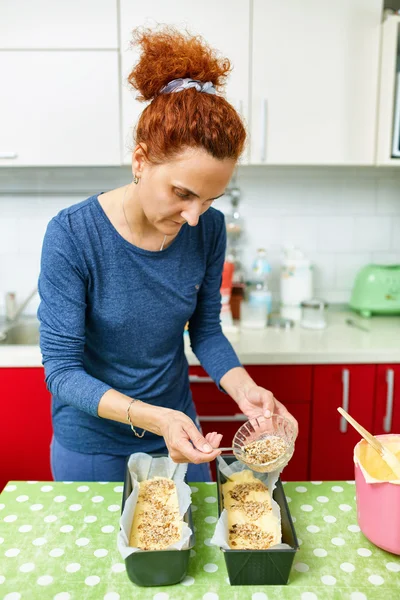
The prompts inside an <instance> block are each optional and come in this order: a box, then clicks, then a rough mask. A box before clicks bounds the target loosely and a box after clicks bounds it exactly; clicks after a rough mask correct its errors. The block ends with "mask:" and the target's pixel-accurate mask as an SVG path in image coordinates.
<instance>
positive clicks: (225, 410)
mask: <svg viewBox="0 0 400 600" xmlns="http://www.w3.org/2000/svg"><path fill="white" fill-rule="evenodd" d="M189 379H190V389H191V390H192V396H193V401H194V403H195V405H196V410H197V413H198V414H199V415H234V414H235V413H237V412H240V411H239V409H238V406H237V404H236V402H235V401H234V400H232V398H231V397H230V396H228V394H224V393H223V392H220V391H219V389H218V388H217V386H216V385H215V383H214V381H213V380H212V379H211V378H210V377H209V376H208V375H207V373H206V372H205V371H204V369H202V368H201V367H190V370H189Z"/></svg>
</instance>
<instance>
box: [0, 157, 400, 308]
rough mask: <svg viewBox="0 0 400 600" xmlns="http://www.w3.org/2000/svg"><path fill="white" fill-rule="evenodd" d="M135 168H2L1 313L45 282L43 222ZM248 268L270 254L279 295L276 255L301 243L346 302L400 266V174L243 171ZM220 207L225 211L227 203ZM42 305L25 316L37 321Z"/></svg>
mask: <svg viewBox="0 0 400 600" xmlns="http://www.w3.org/2000/svg"><path fill="white" fill-rule="evenodd" d="M129 178H130V171H129V168H107V169H99V168H88V169H82V168H81V169H22V168H20V169H15V168H14V169H0V314H2V313H4V294H5V292H6V291H16V292H17V295H18V298H19V300H22V299H23V298H24V296H26V295H27V294H28V293H29V291H30V290H31V289H32V288H33V287H34V285H35V284H36V281H37V277H38V274H39V260H40V249H41V242H42V238H43V235H44V231H45V228H46V224H47V222H48V221H49V220H50V219H51V217H52V216H53V215H55V214H56V213H57V212H58V211H59V210H60V209H62V208H64V207H66V206H69V205H71V204H75V203H77V202H80V201H81V200H83V199H84V198H86V197H88V196H90V195H91V194H93V193H96V192H100V191H106V190H107V189H111V188H113V187H117V186H119V185H123V184H124V183H127V182H128V181H129V180H130V179H129ZM237 182H238V185H239V187H240V188H241V191H242V200H241V204H240V211H241V213H242V215H243V217H244V218H245V226H246V235H245V238H244V244H245V251H244V257H243V258H244V263H245V265H246V266H247V267H248V266H249V265H250V264H251V260H252V257H253V255H254V253H255V250H256V248H259V247H265V248H266V249H267V250H268V253H269V256H270V260H271V263H272V266H273V273H274V275H273V280H272V283H273V286H272V287H273V290H275V292H277V291H278V289H279V286H278V281H279V279H278V277H279V260H280V250H281V247H282V245H283V244H285V243H292V244H296V245H299V246H300V247H301V248H302V249H304V250H305V251H307V252H308V255H309V256H310V257H311V258H312V260H313V261H314V264H315V292H316V294H317V295H319V296H322V297H324V298H326V299H327V300H329V301H330V302H346V301H347V300H348V299H349V295H350V292H351V287H352V282H353V280H354V276H355V274H356V272H357V270H358V269H359V268H360V267H361V266H363V265H364V264H367V263H369V262H382V263H386V262H397V263H400V169H399V170H397V169H349V168H347V169H345V168H289V167H285V168H283V167H281V168H268V167H241V168H239V172H238V180H237ZM216 206H217V207H219V208H221V210H226V208H227V205H226V201H225V200H224V199H223V198H222V199H221V200H219V201H217V203H216ZM37 304H38V302H37V299H36V300H32V302H31V303H30V305H29V307H28V310H27V312H29V313H35V311H36V308H37Z"/></svg>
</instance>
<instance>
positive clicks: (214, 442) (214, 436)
mask: <svg viewBox="0 0 400 600" xmlns="http://www.w3.org/2000/svg"><path fill="white" fill-rule="evenodd" d="M206 440H207V442H209V443H210V444H211V446H212V447H213V448H218V447H219V445H220V444H221V440H222V434H220V433H217V432H216V431H213V432H212V433H207V435H206Z"/></svg>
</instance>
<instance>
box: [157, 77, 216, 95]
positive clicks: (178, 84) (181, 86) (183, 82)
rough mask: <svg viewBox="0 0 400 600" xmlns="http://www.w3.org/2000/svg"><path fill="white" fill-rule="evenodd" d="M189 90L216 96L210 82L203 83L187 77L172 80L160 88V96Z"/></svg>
mask: <svg viewBox="0 0 400 600" xmlns="http://www.w3.org/2000/svg"><path fill="white" fill-rule="evenodd" d="M189 88H196V90H197V91H198V92H204V93H206V94H216V93H217V90H216V89H215V87H214V85H213V83H212V82H211V81H206V82H205V83H203V82H201V81H199V80H198V79H190V78H189V77H187V78H185V79H183V78H180V79H173V80H172V81H170V82H169V83H167V85H164V87H162V88H161V90H160V92H159V93H160V94H170V93H172V92H183V90H187V89H189Z"/></svg>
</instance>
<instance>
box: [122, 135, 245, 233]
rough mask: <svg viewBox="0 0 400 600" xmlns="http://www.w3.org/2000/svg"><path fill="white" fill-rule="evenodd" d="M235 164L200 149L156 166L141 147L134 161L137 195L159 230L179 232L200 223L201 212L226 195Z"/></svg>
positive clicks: (148, 217)
mask: <svg viewBox="0 0 400 600" xmlns="http://www.w3.org/2000/svg"><path fill="white" fill-rule="evenodd" d="M142 145H143V146H144V144H142ZM235 166H236V161H235V160H233V159H224V160H218V159H216V158H214V157H212V156H211V155H210V154H208V153H207V152H206V151H205V150H202V149H198V148H187V149H185V150H184V151H183V152H182V153H181V154H180V155H179V156H177V157H176V158H174V159H172V160H170V161H168V162H166V163H163V164H160V165H152V164H150V163H149V162H148V161H147V160H146V159H145V155H144V153H143V150H142V149H141V148H140V146H137V148H136V149H135V151H134V153H133V160H132V171H133V173H134V174H136V176H137V177H139V183H138V185H137V186H134V187H135V195H136V197H137V198H138V199H139V202H140V204H141V207H142V209H143V212H144V214H145V216H146V218H147V220H148V221H149V222H150V223H151V224H152V225H153V226H154V227H155V228H156V229H158V230H159V231H161V232H162V233H163V234H164V235H176V234H177V233H178V231H179V230H180V228H181V227H182V225H183V224H184V223H188V224H189V225H191V226H192V227H194V226H195V225H197V223H198V221H199V217H200V215H202V214H203V213H204V212H205V211H206V210H207V209H208V208H209V207H210V206H211V204H212V203H213V201H214V200H215V199H216V198H218V197H220V196H222V195H223V194H224V192H225V189H226V187H227V185H228V183H229V181H230V179H231V177H232V174H233V171H234V169H235Z"/></svg>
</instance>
